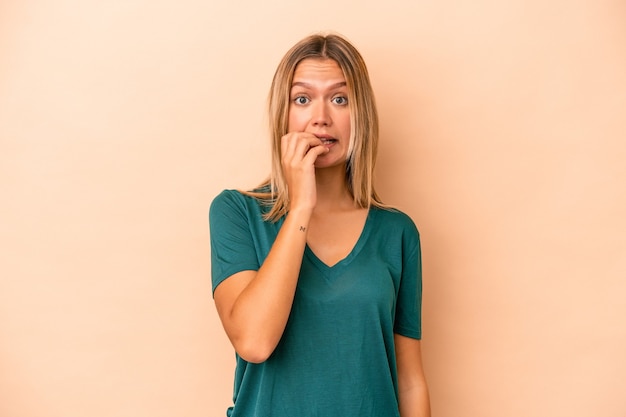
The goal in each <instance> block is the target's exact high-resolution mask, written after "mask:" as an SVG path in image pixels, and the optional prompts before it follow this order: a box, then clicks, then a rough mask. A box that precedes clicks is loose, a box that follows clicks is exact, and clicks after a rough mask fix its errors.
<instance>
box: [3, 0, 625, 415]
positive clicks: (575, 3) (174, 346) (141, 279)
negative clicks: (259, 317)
mask: <svg viewBox="0 0 626 417" xmlns="http://www.w3.org/2000/svg"><path fill="white" fill-rule="evenodd" d="M327 29H333V30H336V31H339V32H341V33H343V34H344V35H346V36H347V37H348V38H350V39H351V40H352V41H353V42H354V43H355V44H356V45H357V47H359V48H360V50H361V51H362V53H363V55H364V56H365V58H366V60H367V62H368V63H369V67H370V71H371V77H372V81H373V84H374V87H375V90H376V91H377V96H378V100H379V107H380V115H381V119H382V125H383V129H382V145H381V149H380V157H379V166H378V169H377V175H378V184H379V188H380V191H381V194H382V196H383V197H384V199H385V200H386V201H387V202H389V203H393V204H395V205H397V206H399V207H401V208H402V209H404V210H405V211H406V212H408V213H409V214H410V215H411V216H412V217H413V218H414V220H415V221H416V223H417V224H418V226H419V228H420V230H421V233H422V240H423V256H424V273H425V275H424V288H425V304H424V335H425V338H424V341H423V346H424V360H425V364H426V370H427V374H428V378H429V381H430V387H431V392H432V402H433V409H434V416H437V417H459V416H470V417H503V416H506V417H528V416H533V417H537V416H541V417H543V416H545V417H554V416H568V417H583V416H585V417H591V416H593V417H595V416H603V417H624V416H625V415H626V400H625V399H624V392H625V389H626V359H625V356H624V352H625V351H626V325H625V318H626V302H625V301H624V298H625V297H624V296H625V295H626V281H625V278H626V216H625V213H626V186H625V184H626V169H625V166H626V164H625V163H624V159H625V157H626V144H625V139H626V3H625V2H623V1H620V0H587V1H583V0H569V1H565V0H513V1H504V2H502V1H488V0H472V1H469V0H468V1H465V0H443V1H442V0H437V1H434V0H424V1H413V0H405V1H400V0H391V1H377V2H371V1H365V2H363V1H358V2H357V1H356V0H355V1H346V2H337V1H335V0H320V1H317V2H308V3H301V4H300V3H294V2H288V1H278V0H273V1H264V2H253V1H246V2H243V4H242V2H231V3H228V2H217V1H200V0H180V1H169V2H168V1H148V0H132V1H112V2H95V1H92V2H87V1H82V0H56V1H51V0H48V1H46V0H41V1H36V0H32V1H21V0H20V1H18V0H4V1H2V2H1V3H0V187H1V195H2V203H1V204H0V231H1V236H2V240H1V245H2V247H1V248H0V261H1V263H0V268H1V269H0V275H1V279H0V398H1V400H0V416H1V417H34V416H37V417H86V416H89V417H112V416H115V417H117V416H128V417H142V416H146V417H148V416H149V417H166V416H167V417H171V416H186V417H193V416H197V417H206V416H223V415H225V414H224V410H225V408H226V407H227V406H228V405H229V404H230V397H231V387H232V370H233V366H234V357H233V353H232V350H231V348H230V346H229V344H228V341H227V340H226V338H225V336H224V335H223V332H222V329H221V327H220V324H219V321H218V319H217V316H216V314H215V311H214V306H213V302H212V299H211V294H210V276H209V246H208V233H207V218H206V217H207V209H208V206H209V203H210V201H211V199H212V198H213V196H214V195H215V194H216V193H218V192H219V191H220V190H221V189H223V188H235V187H249V186H252V185H255V184H256V183H257V182H258V181H260V180H261V179H262V177H264V176H265V174H266V173H267V170H268V167H269V159H268V146H267V143H266V136H265V130H264V123H265V119H264V118H265V116H264V106H265V97H266V93H267V90H268V88H269V83H270V79H271V76H272V74H273V71H274V68H275V66H276V64H277V62H278V60H279V59H280V57H281V56H282V54H283V53H284V52H285V51H286V50H287V48H289V47H290V46H291V45H292V44H293V43H294V42H296V41H297V40H299V39H300V38H301V37H303V36H305V35H308V34H309V33H311V32H313V31H316V30H327ZM294 417H295V416H294Z"/></svg>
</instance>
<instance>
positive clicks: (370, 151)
mask: <svg viewBox="0 0 626 417" xmlns="http://www.w3.org/2000/svg"><path fill="white" fill-rule="evenodd" d="M307 58H321V59H332V60H334V61H336V62H337V64H338V65H339V67H340V68H341V70H342V71H343V75H344V77H345V79H346V85H347V88H348V103H350V125H351V134H350V144H349V147H348V161H347V165H346V183H347V186H348V190H349V191H350V194H351V195H352V197H353V199H354V202H355V204H356V205H357V206H358V207H361V208H369V207H370V206H372V205H373V206H378V207H386V206H385V205H384V204H383V203H382V202H381V201H380V199H379V197H378V195H377V194H376V191H375V189H374V178H373V177H374V165H375V163H376V153H377V148H378V112H377V110H376V102H375V99H374V92H373V90H372V86H371V84H370V79H369V74H368V71H367V67H366V66H365V61H364V60H363V57H362V56H361V54H360V53H359V51H358V50H357V49H356V48H355V47H354V46H353V45H352V44H351V43H350V42H348V41H347V40H346V39H345V38H343V37H341V36H339V35H337V34H315V35H311V36H308V37H306V38H304V39H303V40H301V41H300V42H298V43H297V44H296V45H294V46H293V47H292V48H291V49H290V50H289V51H288V52H287V53H286V54H285V56H284V57H283V59H282V60H281V62H280V63H279V65H278V68H277V69H276V73H275V74H274V79H273V80H272V86H271V88H270V94H269V100H268V101H269V118H270V120H269V127H270V134H271V140H272V170H271V174H270V177H269V178H268V179H267V180H266V181H264V182H263V183H262V184H260V185H259V186H258V187H257V188H256V189H255V190H254V191H250V192H246V194H248V195H251V196H254V197H256V198H258V199H260V200H261V201H262V202H263V203H264V204H265V205H267V206H269V207H271V208H270V210H269V211H267V213H266V214H265V219H266V220H271V221H276V220H278V219H279V218H281V217H282V216H284V215H285V214H287V211H288V208H289V194H288V192H287V182H286V181H285V177H284V174H283V170H282V165H281V146H280V143H281V138H282V137H283V136H284V135H285V134H287V129H288V120H289V94H290V91H291V84H292V82H293V75H294V72H295V70H296V66H297V65H298V64H299V63H300V62H301V61H302V60H304V59H307Z"/></svg>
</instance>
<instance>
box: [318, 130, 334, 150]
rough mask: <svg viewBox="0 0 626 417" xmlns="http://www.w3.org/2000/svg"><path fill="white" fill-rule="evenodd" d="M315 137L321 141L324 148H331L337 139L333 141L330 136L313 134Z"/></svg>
mask: <svg viewBox="0 0 626 417" xmlns="http://www.w3.org/2000/svg"><path fill="white" fill-rule="evenodd" d="M314 135H315V137H317V138H318V139H319V140H321V141H322V144H323V145H324V146H326V147H331V146H333V145H334V144H335V143H336V142H337V139H335V138H334V137H332V136H331V135H326V134H315V133H314Z"/></svg>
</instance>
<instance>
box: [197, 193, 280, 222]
mask: <svg viewBox="0 0 626 417" xmlns="http://www.w3.org/2000/svg"><path fill="white" fill-rule="evenodd" d="M255 192H256V190H255V191H253V192H252V193H255ZM267 210H268V207H267V205H266V204H264V203H263V202H262V201H261V200H260V199H259V198H256V197H254V196H252V195H248V194H247V193H245V192H242V191H240V190H234V189H226V190H223V191H222V192H220V193H219V194H218V195H217V196H215V198H214V199H213V201H212V202H211V206H210V208H209V217H210V218H225V217H226V218H233V217H246V218H248V219H255V220H258V219H261V218H262V216H263V214H264V213H265V212H266V211H267Z"/></svg>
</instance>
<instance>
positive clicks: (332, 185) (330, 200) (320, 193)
mask: <svg viewBox="0 0 626 417" xmlns="http://www.w3.org/2000/svg"><path fill="white" fill-rule="evenodd" d="M315 182H316V186H317V205H316V211H318V212H319V211H327V210H337V209H342V208H348V207H351V208H353V207H354V202H353V200H352V195H350V192H349V191H348V185H347V184H346V174H345V167H344V166H337V167H333V168H326V169H318V170H316V171H315Z"/></svg>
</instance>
